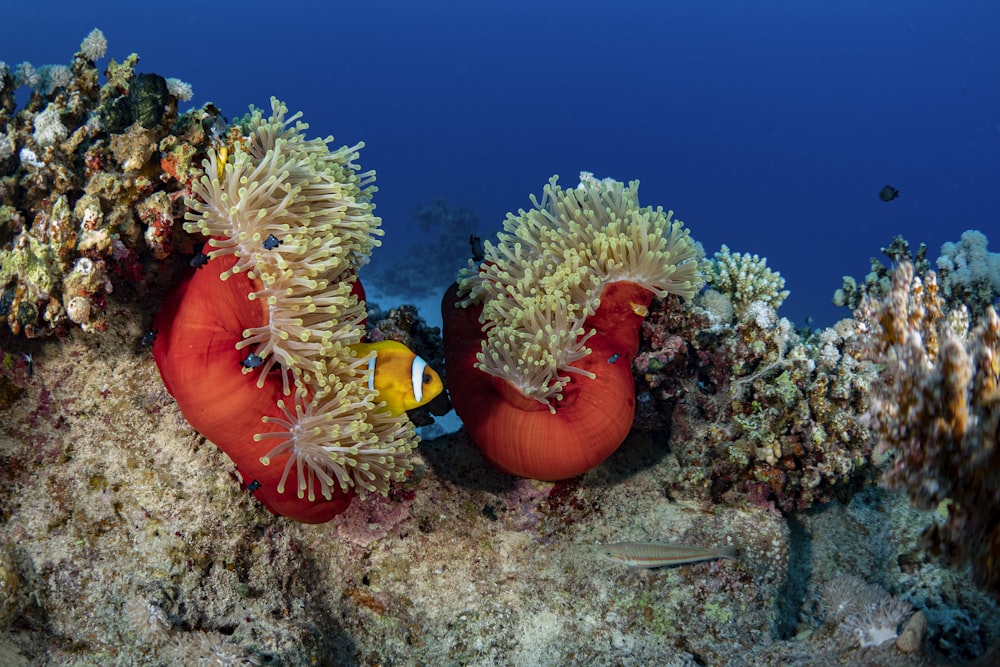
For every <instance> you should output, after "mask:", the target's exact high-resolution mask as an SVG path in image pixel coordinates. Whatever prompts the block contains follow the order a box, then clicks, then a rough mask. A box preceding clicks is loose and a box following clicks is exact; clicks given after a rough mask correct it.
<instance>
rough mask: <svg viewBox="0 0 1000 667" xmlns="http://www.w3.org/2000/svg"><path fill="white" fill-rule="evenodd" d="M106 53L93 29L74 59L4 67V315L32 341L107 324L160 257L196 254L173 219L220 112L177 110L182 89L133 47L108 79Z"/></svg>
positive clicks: (0, 138) (0, 300) (0, 256)
mask: <svg viewBox="0 0 1000 667" xmlns="http://www.w3.org/2000/svg"><path fill="white" fill-rule="evenodd" d="M106 49H107V41H106V40H105V38H104V35H103V34H102V33H101V32H100V31H99V30H94V31H93V32H91V33H90V34H89V35H88V36H87V37H86V38H85V39H84V40H83V43H82V44H81V46H80V51H79V52H77V53H76V55H75V56H74V58H73V62H72V63H71V65H69V66H66V65H46V66H43V67H39V68H37V69H36V68H34V67H32V66H31V65H30V63H21V64H20V65H18V66H17V68H16V69H15V71H14V72H11V71H10V69H9V68H8V67H6V66H3V67H0V317H3V318H4V320H5V321H6V324H7V326H8V327H9V328H10V329H11V330H12V331H13V332H14V333H23V334H24V335H25V336H27V337H29V338H32V337H42V336H47V335H49V334H52V333H63V332H65V331H66V330H67V329H68V328H71V327H74V326H79V327H80V328H82V329H83V330H84V331H87V332H99V331H101V330H103V329H104V328H105V327H106V326H107V319H108V317H109V316H110V315H109V313H108V310H107V298H108V295H109V294H110V293H111V292H112V290H114V289H115V288H119V289H127V290H133V289H134V290H138V291H139V293H148V291H149V290H150V288H151V285H152V284H153V283H154V282H155V281H157V280H160V279H161V271H162V268H163V267H162V266H161V260H164V259H165V258H167V257H169V256H170V255H171V254H172V253H174V251H175V250H179V251H180V252H182V253H190V252H192V244H191V240H190V239H189V238H188V237H187V236H186V235H184V234H183V233H181V232H180V230H179V225H175V224H174V221H175V220H178V219H180V217H181V215H182V212H183V208H184V204H183V197H184V195H185V191H186V189H187V187H188V186H189V185H190V184H191V182H192V180H193V178H194V176H195V172H194V171H192V170H191V169H190V168H189V167H188V166H187V165H191V164H192V163H193V162H197V161H198V160H200V159H201V157H203V156H204V154H205V150H206V148H207V147H208V145H209V143H210V141H211V137H210V136H209V134H208V133H207V131H206V128H207V127H209V126H211V125H212V123H213V122H214V120H215V119H216V118H217V116H218V114H217V111H216V110H214V108H211V107H206V108H205V109H200V110H192V111H188V112H186V113H184V114H183V115H178V108H177V105H178V102H180V101H182V100H183V99H185V96H183V95H180V94H178V92H177V89H176V88H175V89H174V92H171V90H170V88H169V86H166V85H165V84H164V83H163V81H164V79H163V78H162V77H160V76H159V75H157V74H151V73H142V74H140V73H137V72H136V69H135V68H136V64H137V63H138V56H136V55H135V54H132V55H130V56H129V57H128V58H126V59H125V60H124V61H123V62H121V63H118V62H116V61H114V60H111V61H110V63H109V64H108V67H107V69H106V71H105V75H106V82H105V83H104V84H103V85H102V84H101V83H100V77H99V71H98V68H97V66H96V65H95V64H94V63H95V61H96V60H99V59H101V58H103V57H104V53H105V51H106ZM20 86H31V87H32V91H31V97H30V99H29V100H28V102H27V104H26V105H25V106H24V108H22V109H17V108H16V104H15V97H14V95H15V91H16V89H17V88H18V87H20ZM181 165H183V167H181V168H178V166H181Z"/></svg>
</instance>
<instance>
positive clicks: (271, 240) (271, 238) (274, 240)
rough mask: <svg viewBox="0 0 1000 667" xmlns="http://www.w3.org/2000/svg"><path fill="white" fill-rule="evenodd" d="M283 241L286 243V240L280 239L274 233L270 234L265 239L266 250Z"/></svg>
mask: <svg viewBox="0 0 1000 667" xmlns="http://www.w3.org/2000/svg"><path fill="white" fill-rule="evenodd" d="M282 243H284V241H282V240H281V239H279V238H278V237H277V236H275V235H274V234H268V235H267V238H266V239H264V250H274V249H275V248H277V247H278V246H279V245H281V244H282Z"/></svg>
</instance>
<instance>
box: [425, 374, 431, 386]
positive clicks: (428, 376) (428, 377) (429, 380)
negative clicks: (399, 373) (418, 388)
mask: <svg viewBox="0 0 1000 667" xmlns="http://www.w3.org/2000/svg"><path fill="white" fill-rule="evenodd" d="M430 383H431V376H430V374H429V373H424V384H430Z"/></svg>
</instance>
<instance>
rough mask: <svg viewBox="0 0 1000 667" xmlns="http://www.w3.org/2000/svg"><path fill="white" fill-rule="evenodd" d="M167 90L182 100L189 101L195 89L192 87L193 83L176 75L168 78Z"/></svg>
mask: <svg viewBox="0 0 1000 667" xmlns="http://www.w3.org/2000/svg"><path fill="white" fill-rule="evenodd" d="M167 92H168V93H170V94H171V95H173V96H174V97H176V98H177V99H178V100H180V101H181V102H187V101H188V100H190V99H191V98H192V97H194V89H193V88H191V84H190V83H188V82H186V81H181V80H180V79H177V78H175V77H168V78H167Z"/></svg>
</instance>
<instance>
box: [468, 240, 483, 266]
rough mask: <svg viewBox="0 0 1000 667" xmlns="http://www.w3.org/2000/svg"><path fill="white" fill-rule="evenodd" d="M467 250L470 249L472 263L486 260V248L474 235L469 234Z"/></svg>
mask: <svg viewBox="0 0 1000 667" xmlns="http://www.w3.org/2000/svg"><path fill="white" fill-rule="evenodd" d="M469 248H471V249H472V261H473V262H477V263H478V262H481V261H483V259H485V258H486V246H485V245H484V244H483V240H482V239H481V238H479V237H478V236H476V235H475V234H469Z"/></svg>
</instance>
